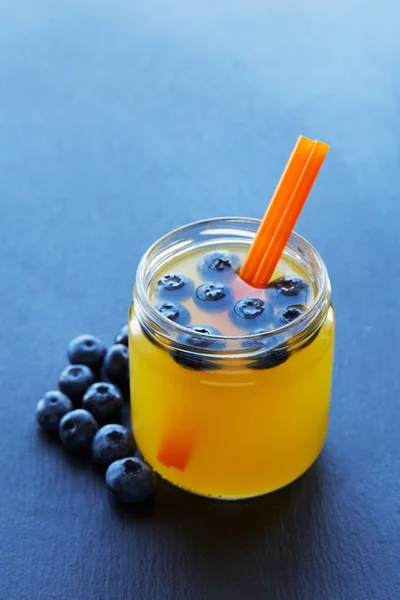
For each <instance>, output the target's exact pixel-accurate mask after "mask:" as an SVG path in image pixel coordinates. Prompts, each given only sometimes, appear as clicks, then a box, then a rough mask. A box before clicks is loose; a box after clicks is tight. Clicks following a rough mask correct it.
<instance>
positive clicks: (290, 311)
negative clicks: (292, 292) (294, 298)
mask: <svg viewBox="0 0 400 600" xmlns="http://www.w3.org/2000/svg"><path fill="white" fill-rule="evenodd" d="M305 310H306V307H305V306H303V305H302V304H295V305H291V306H287V307H286V308H285V309H283V310H282V311H281V312H280V313H279V314H278V315H277V318H276V320H275V327H282V326H283V325H287V324H288V323H292V322H293V321H295V320H296V319H298V318H299V317H301V315H302V314H303V312H304V311H305Z"/></svg>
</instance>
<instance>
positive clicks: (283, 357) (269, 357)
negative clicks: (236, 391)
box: [242, 329, 290, 371]
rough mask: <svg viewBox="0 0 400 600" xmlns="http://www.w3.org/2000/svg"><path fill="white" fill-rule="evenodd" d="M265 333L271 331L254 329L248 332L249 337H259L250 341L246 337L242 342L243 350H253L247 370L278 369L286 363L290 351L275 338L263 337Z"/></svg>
mask: <svg viewBox="0 0 400 600" xmlns="http://www.w3.org/2000/svg"><path fill="white" fill-rule="evenodd" d="M265 333H271V330H267V329H256V330H255V331H249V335H258V336H260V337H258V338H255V339H250V338H248V337H246V338H245V339H244V340H243V342H242V346H243V348H248V349H252V350H253V349H254V355H253V356H252V357H251V360H249V362H248V363H247V367H248V368H249V369H256V370H259V371H260V370H263V369H272V368H273V367H278V366H279V365H281V364H283V363H284V362H286V361H287V359H288V358H289V356H290V351H289V350H288V349H287V348H286V347H285V346H284V345H283V344H282V343H280V342H279V339H278V337H277V336H271V335H269V336H263V334H265Z"/></svg>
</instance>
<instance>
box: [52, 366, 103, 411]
mask: <svg viewBox="0 0 400 600" xmlns="http://www.w3.org/2000/svg"><path fill="white" fill-rule="evenodd" d="M94 382H95V376H94V373H93V371H92V370H91V369H89V367H88V366H86V365H68V367H65V369H64V371H63V372H62V373H61V375H60V379H59V380H58V386H59V388H60V390H61V391H62V392H63V393H64V394H66V395H67V396H68V397H69V398H70V399H71V400H72V402H73V403H74V404H79V403H80V402H81V400H82V398H83V395H84V393H85V392H86V390H87V389H88V387H89V386H91V385H92V383H94Z"/></svg>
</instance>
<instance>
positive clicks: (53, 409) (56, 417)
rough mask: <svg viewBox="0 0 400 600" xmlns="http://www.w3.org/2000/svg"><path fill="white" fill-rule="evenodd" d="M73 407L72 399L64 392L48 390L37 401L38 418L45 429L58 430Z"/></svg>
mask: <svg viewBox="0 0 400 600" xmlns="http://www.w3.org/2000/svg"><path fill="white" fill-rule="evenodd" d="M73 408H74V407H73V404H72V402H71V400H70V399H69V398H68V396H66V395H65V394H63V393H62V392H59V391H58V390H54V391H51V392H46V393H45V395H44V396H43V398H41V399H40V400H39V402H38V403H37V406H36V420H37V422H38V423H39V425H40V426H41V427H42V428H43V429H44V430H45V431H58V425H59V423H60V421H61V419H62V417H63V416H64V415H65V414H67V413H68V412H70V411H71V410H72V409H73Z"/></svg>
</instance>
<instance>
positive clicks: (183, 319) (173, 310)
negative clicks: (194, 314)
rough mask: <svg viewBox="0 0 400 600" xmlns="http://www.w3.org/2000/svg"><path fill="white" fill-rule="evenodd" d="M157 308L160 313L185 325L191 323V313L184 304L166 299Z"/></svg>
mask: <svg viewBox="0 0 400 600" xmlns="http://www.w3.org/2000/svg"><path fill="white" fill-rule="evenodd" d="M156 308H157V310H158V312H159V313H161V314H162V315H163V316H164V317H166V318H167V319H169V320H170V321H173V322H174V323H179V325H184V326H185V325H188V324H189V323H190V313H189V311H188V309H187V308H185V307H184V306H182V304H178V303H177V302H169V301H168V300H166V301H165V302H163V303H162V304H160V305H159V306H157V307H156Z"/></svg>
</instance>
